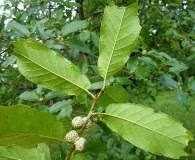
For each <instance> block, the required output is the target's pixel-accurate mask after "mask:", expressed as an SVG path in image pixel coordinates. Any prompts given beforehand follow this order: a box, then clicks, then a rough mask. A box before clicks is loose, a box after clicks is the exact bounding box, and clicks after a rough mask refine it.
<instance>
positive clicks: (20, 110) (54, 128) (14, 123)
mask: <svg viewBox="0 0 195 160" xmlns="http://www.w3.org/2000/svg"><path fill="white" fill-rule="evenodd" d="M0 117H1V121H0V145H1V146H2V145H12V144H15V145H19V146H23V147H34V146H36V145H37V144H39V143H44V142H45V143H50V144H53V145H58V144H59V143H60V142H63V141H64V139H63V138H64V135H65V134H66V133H67V132H68V131H66V130H65V129H64V127H63V124H62V123H61V122H60V121H58V120H57V119H56V117H55V116H53V115H52V114H50V113H48V112H41V111H37V110H35V109H32V108H30V107H28V106H25V105H16V106H9V107H3V106H0Z"/></svg>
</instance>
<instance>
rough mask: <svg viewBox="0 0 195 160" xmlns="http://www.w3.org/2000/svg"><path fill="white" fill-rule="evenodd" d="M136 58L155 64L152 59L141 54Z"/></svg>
mask: <svg viewBox="0 0 195 160" xmlns="http://www.w3.org/2000/svg"><path fill="white" fill-rule="evenodd" d="M138 59H139V60H141V61H143V62H145V63H146V64H152V65H153V66H157V64H156V62H155V61H153V60H152V59H151V58H150V57H146V56H143V57H139V58H138Z"/></svg>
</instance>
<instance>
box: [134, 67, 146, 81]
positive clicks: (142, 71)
mask: <svg viewBox="0 0 195 160" xmlns="http://www.w3.org/2000/svg"><path fill="white" fill-rule="evenodd" d="M135 74H136V77H137V78H138V79H144V78H145V77H146V76H147V75H148V74H149V70H148V68H147V67H146V66H138V67H137V69H136V71H135Z"/></svg>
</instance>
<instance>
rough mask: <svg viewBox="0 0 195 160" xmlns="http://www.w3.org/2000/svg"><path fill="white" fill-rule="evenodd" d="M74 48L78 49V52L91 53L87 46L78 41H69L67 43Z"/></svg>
mask: <svg viewBox="0 0 195 160" xmlns="http://www.w3.org/2000/svg"><path fill="white" fill-rule="evenodd" d="M66 42H67V43H68V44H69V45H70V46H71V47H72V48H74V49H77V50H78V51H81V52H84V53H90V50H89V48H88V47H87V45H86V44H85V43H84V42H82V41H80V40H78V39H75V38H74V39H71V40H67V41H66Z"/></svg>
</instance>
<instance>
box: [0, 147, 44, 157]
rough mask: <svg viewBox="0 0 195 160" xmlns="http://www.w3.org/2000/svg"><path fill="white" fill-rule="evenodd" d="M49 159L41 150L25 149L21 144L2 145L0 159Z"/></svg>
mask: <svg viewBox="0 0 195 160" xmlns="http://www.w3.org/2000/svg"><path fill="white" fill-rule="evenodd" d="M27 159H28V160H47V159H46V156H45V153H44V152H42V151H41V150H39V149H37V148H35V149H25V148H21V147H19V146H1V147H0V160H27Z"/></svg>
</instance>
